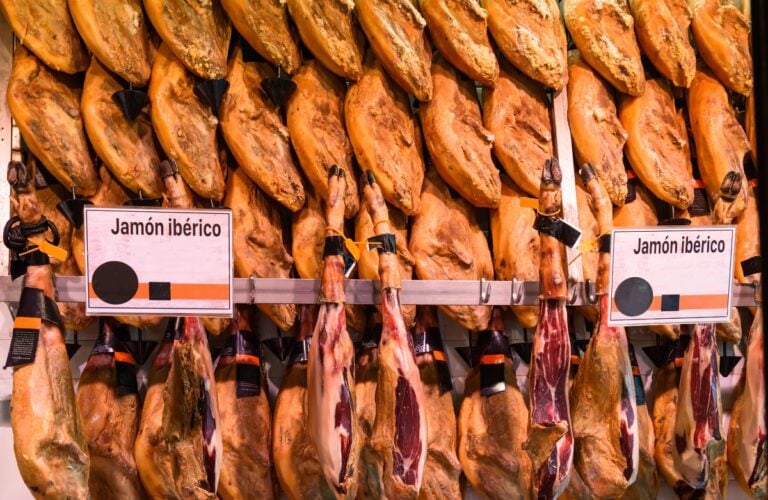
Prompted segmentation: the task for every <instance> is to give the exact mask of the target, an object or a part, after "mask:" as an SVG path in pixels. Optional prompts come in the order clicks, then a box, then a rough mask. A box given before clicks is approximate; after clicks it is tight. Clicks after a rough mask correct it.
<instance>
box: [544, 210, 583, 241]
mask: <svg viewBox="0 0 768 500" xmlns="http://www.w3.org/2000/svg"><path fill="white" fill-rule="evenodd" d="M533 228H534V229H535V230H537V231H538V232H540V233H542V234H546V235H548V236H552V237H553V238H555V239H556V240H558V241H559V242H561V243H564V244H565V245H566V246H568V247H569V248H573V245H575V244H576V242H577V241H578V239H579V236H581V232H579V230H578V229H576V228H574V227H572V226H570V225H568V224H566V223H565V221H563V220H562V219H558V218H555V217H549V216H546V215H541V214H539V215H537V216H536V220H535V221H534V222H533Z"/></svg>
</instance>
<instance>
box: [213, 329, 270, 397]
mask: <svg viewBox="0 0 768 500" xmlns="http://www.w3.org/2000/svg"><path fill="white" fill-rule="evenodd" d="M221 357H234V358H235V363H236V365H237V367H236V393H237V397H238V399H239V398H247V397H251V396H258V395H259V394H261V343H260V342H259V339H258V337H257V335H256V334H255V333H253V332H249V331H246V330H239V331H238V332H237V333H236V334H235V335H232V336H231V337H230V338H229V341H228V342H227V345H226V347H224V349H223V350H222V351H221Z"/></svg>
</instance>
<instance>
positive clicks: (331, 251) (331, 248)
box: [323, 234, 344, 258]
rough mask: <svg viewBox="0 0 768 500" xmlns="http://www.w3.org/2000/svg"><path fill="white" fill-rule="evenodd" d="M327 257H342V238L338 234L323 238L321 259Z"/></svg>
mask: <svg viewBox="0 0 768 500" xmlns="http://www.w3.org/2000/svg"><path fill="white" fill-rule="evenodd" d="M329 255H344V238H343V237H342V236H339V235H338V234H334V235H331V236H326V237H325V247H324V248H323V258H325V257H328V256H329Z"/></svg>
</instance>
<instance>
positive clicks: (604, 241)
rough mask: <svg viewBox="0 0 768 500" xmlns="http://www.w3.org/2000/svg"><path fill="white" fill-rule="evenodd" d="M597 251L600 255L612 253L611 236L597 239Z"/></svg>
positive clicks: (605, 235) (607, 235)
mask: <svg viewBox="0 0 768 500" xmlns="http://www.w3.org/2000/svg"><path fill="white" fill-rule="evenodd" d="M597 251H598V252H600V253H611V235H610V234H604V235H602V236H600V237H599V238H598V239H597Z"/></svg>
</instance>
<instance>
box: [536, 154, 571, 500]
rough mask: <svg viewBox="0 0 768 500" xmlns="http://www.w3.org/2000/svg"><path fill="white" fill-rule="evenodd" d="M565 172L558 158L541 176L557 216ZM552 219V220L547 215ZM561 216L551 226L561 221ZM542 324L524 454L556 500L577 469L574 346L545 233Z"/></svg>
mask: <svg viewBox="0 0 768 500" xmlns="http://www.w3.org/2000/svg"><path fill="white" fill-rule="evenodd" d="M561 182H562V173H561V171H560V165H559V164H558V162H557V160H556V159H555V158H552V159H551V160H547V163H546V164H545V165H544V170H543V171H542V175H541V195H540V196H539V211H540V212H541V213H542V214H558V213H560V211H561V208H562V195H561V191H560V183H561ZM542 217H547V216H542ZM556 217H557V216H556V215H553V216H551V217H547V219H549V220H548V221H547V222H550V223H553V222H555V221H556ZM540 236H541V261H540V270H539V275H540V280H539V281H540V286H541V303H540V305H539V323H538V325H537V327H536V334H535V337H534V339H533V352H532V354H531V366H530V373H529V375H528V377H529V382H528V383H529V386H530V389H529V394H530V398H531V418H530V422H531V428H530V435H529V437H528V441H527V442H526V443H525V450H526V451H527V452H528V455H529V456H530V457H531V463H532V465H533V493H534V496H536V497H538V498H540V499H545V498H557V496H558V495H559V494H560V493H562V492H563V490H565V487H566V486H567V485H568V479H569V477H570V472H571V468H572V465H573V433H572V429H571V415H570V408H569V404H568V373H569V372H570V369H571V342H570V338H569V336H568V322H567V319H566V312H565V299H566V296H567V284H566V279H565V273H564V270H563V258H562V248H561V245H562V244H561V243H560V242H559V241H558V240H556V239H555V238H554V237H552V236H550V235H548V234H545V233H541V235H540Z"/></svg>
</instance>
